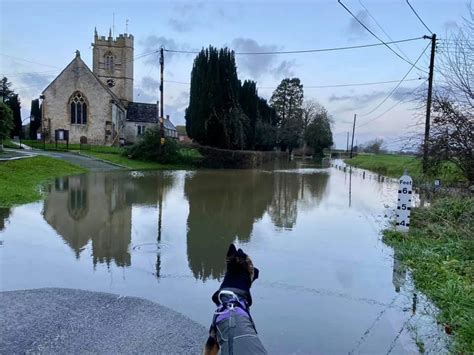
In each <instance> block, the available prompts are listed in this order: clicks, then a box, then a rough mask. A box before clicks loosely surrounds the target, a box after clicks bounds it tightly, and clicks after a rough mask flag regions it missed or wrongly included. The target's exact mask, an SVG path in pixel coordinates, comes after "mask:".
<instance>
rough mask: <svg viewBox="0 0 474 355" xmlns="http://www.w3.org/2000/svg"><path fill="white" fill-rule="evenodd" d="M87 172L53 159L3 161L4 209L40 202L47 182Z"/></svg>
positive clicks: (0, 175)
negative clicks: (43, 187)
mask: <svg viewBox="0 0 474 355" xmlns="http://www.w3.org/2000/svg"><path fill="white" fill-rule="evenodd" d="M83 172H86V170H85V169H83V168H81V167H78V166H76V165H73V164H70V163H67V162H64V161H62V160H58V159H54V158H49V157H34V158H26V159H19V160H12V161H6V162H0V186H1V188H0V207H11V206H14V205H18V204H23V203H28V202H34V201H36V200H39V199H41V197H42V194H43V190H42V186H43V184H44V183H45V182H47V181H49V180H51V179H53V178H55V177H59V176H65V175H72V174H80V173H83Z"/></svg>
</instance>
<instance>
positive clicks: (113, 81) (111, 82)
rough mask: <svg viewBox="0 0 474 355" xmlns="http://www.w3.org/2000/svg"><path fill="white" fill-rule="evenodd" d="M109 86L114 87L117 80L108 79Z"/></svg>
mask: <svg viewBox="0 0 474 355" xmlns="http://www.w3.org/2000/svg"><path fill="white" fill-rule="evenodd" d="M107 86H108V87H109V88H112V87H114V86H115V80H114V79H107Z"/></svg>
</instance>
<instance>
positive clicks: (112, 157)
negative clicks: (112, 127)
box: [81, 148, 201, 170]
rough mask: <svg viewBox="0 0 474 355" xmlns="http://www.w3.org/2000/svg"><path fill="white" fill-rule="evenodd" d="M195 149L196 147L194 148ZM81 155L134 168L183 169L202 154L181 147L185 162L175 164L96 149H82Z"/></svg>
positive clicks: (190, 166) (189, 167) (192, 165)
mask: <svg viewBox="0 0 474 355" xmlns="http://www.w3.org/2000/svg"><path fill="white" fill-rule="evenodd" d="M192 150H194V149H192ZM81 155H85V156H90V157H93V158H98V159H102V160H105V161H109V162H111V163H115V164H118V165H121V166H124V167H127V168H129V169H132V170H181V169H191V168H194V167H195V165H194V164H193V161H195V159H199V158H200V157H201V155H200V154H199V152H197V151H196V152H191V149H187V148H181V149H180V155H182V156H184V157H185V158H184V159H183V162H178V163H175V164H160V163H156V162H152V161H143V160H135V159H129V158H127V157H126V156H123V155H120V154H116V153H100V152H95V151H81Z"/></svg>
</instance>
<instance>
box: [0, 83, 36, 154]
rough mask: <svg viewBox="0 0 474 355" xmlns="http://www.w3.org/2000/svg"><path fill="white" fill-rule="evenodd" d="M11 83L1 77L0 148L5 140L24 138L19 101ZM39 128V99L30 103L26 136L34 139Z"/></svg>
mask: <svg viewBox="0 0 474 355" xmlns="http://www.w3.org/2000/svg"><path fill="white" fill-rule="evenodd" d="M11 86H12V83H11V82H10V81H8V78H6V77H3V78H2V80H1V82H0V98H1V101H0V147H1V146H2V142H3V140H4V139H6V138H13V137H21V138H25V137H24V132H23V120H22V118H21V100H20V97H19V95H18V94H17V93H15V91H14V90H13V89H12V88H11ZM40 127H41V107H40V103H39V99H34V100H32V101H31V113H30V124H29V127H28V136H29V138H30V139H36V133H37V132H38V130H39V129H40Z"/></svg>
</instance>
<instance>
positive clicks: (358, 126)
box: [357, 81, 426, 128]
mask: <svg viewBox="0 0 474 355" xmlns="http://www.w3.org/2000/svg"><path fill="white" fill-rule="evenodd" d="M425 82H426V81H424V82H422V83H421V84H420V85H418V86H417V87H415V89H414V90H413V91H410V92H409V93H408V94H406V97H407V98H408V97H410V96H411V95H413V94H414V93H415V92H416V91H417V90H418V89H419V88H420V87H421V86H422V85H423V84H424V83H425ZM406 101H407V100H406V99H403V100H401V101H398V102H397V103H396V104H394V105H392V106H391V107H390V108H388V109H387V110H385V111H384V112H382V113H381V114H380V115H378V116H376V117H374V118H372V119H370V120H368V121H366V122H364V123H362V124H359V125H357V128H360V127H363V126H366V125H368V124H369V123H372V122H374V121H376V120H378V119H379V118H380V117H382V116H384V115H385V114H386V113H388V112H390V111H392V110H393V109H394V108H395V107H397V106H398V105H401V104H403V103H405V102H406Z"/></svg>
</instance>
